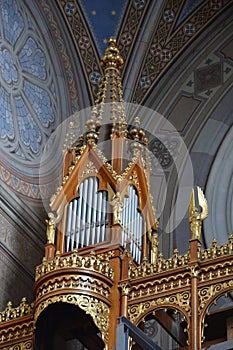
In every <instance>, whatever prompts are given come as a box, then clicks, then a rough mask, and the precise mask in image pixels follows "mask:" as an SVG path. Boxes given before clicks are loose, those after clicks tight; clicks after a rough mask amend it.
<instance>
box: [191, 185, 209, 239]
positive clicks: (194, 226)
mask: <svg viewBox="0 0 233 350" xmlns="http://www.w3.org/2000/svg"><path fill="white" fill-rule="evenodd" d="M197 198H198V205H199V207H200V208H201V212H199V211H198V208H197V207H196V204H195V194H194V189H192V192H191V197H190V204H189V222H190V230H191V233H192V239H198V240H200V237H201V228H202V221H203V220H204V219H206V218H207V216H208V203H207V200H206V198H205V195H204V193H203V191H202V190H201V188H200V187H198V186H197Z"/></svg>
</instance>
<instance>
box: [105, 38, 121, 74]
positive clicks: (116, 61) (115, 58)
mask: <svg viewBox="0 0 233 350" xmlns="http://www.w3.org/2000/svg"><path fill="white" fill-rule="evenodd" d="M123 63H124V61H123V58H122V57H121V56H120V51H119V50H118V48H117V46H116V39H114V38H110V39H109V41H108V47H107V49H106V50H105V53H104V56H103V58H102V61H101V66H102V67H103V68H104V69H105V70H106V69H115V70H117V71H119V69H120V68H121V67H122V65H123Z"/></svg>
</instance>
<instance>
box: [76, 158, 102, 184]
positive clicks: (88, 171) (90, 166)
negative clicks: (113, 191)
mask: <svg viewBox="0 0 233 350" xmlns="http://www.w3.org/2000/svg"><path fill="white" fill-rule="evenodd" d="M97 172H98V171H97V169H96V167H95V165H94V163H93V162H91V161H89V162H88V163H87V165H86V166H85V169H84V170H83V172H82V174H81V175H80V177H79V181H81V180H82V179H84V178H85V177H86V176H91V175H96V174H97Z"/></svg>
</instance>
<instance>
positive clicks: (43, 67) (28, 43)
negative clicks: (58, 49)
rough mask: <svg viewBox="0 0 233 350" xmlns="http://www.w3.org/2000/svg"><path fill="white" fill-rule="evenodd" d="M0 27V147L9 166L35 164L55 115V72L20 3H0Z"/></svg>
mask: <svg viewBox="0 0 233 350" xmlns="http://www.w3.org/2000/svg"><path fill="white" fill-rule="evenodd" d="M0 23H1V24H0V81H1V87H0V108H1V116H2V117H1V122H0V123H1V125H0V127H1V133H0V144H1V147H2V150H3V155H5V158H6V159H7V160H9V158H8V157H10V159H12V161H14V163H13V164H14V167H17V164H18V162H19V163H20V164H21V166H22V165H23V164H24V165H25V164H27V165H28V164H29V163H33V164H36V163H39V160H40V156H41V151H42V148H43V145H44V144H45V142H46V140H47V139H48V137H49V136H50V134H51V130H52V129H53V128H54V127H55V115H56V118H57V116H58V113H57V111H58V108H59V100H58V87H57V86H56V76H55V72H54V68H53V65H52V63H51V60H50V55H49V49H48V47H47V46H46V43H45V42H44V39H43V37H42V35H41V33H40V30H39V28H38V26H37V24H36V22H35V21H34V18H33V17H32V15H31V13H30V12H29V10H28V8H27V7H26V5H25V4H22V2H17V1H16V0H10V1H9V0H2V1H1V10H0ZM3 157H4V156H3Z"/></svg>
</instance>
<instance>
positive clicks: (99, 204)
mask: <svg viewBox="0 0 233 350" xmlns="http://www.w3.org/2000/svg"><path fill="white" fill-rule="evenodd" d="M102 200H103V192H98V196H97V221H96V226H97V227H96V243H97V242H100V227H101V226H100V225H101V210H102Z"/></svg>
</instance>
